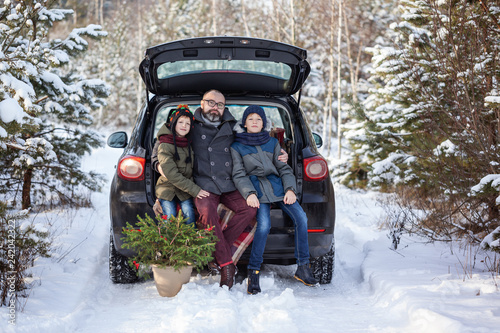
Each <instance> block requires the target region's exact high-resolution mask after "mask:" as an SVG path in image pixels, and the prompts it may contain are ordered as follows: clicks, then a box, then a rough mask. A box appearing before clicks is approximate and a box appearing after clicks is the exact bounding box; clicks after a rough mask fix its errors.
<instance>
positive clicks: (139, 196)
mask: <svg viewBox="0 0 500 333" xmlns="http://www.w3.org/2000/svg"><path fill="white" fill-rule="evenodd" d="M306 58H307V52H306V51H305V50H304V49H301V48H298V47H295V46H292V45H288V44H284V43H279V42H276V41H272V40H264V39H257V38H247V37H226V36H224V37H222V36H221V37H206V38H191V39H185V40H179V41H174V42H170V43H165V44H161V45H158V46H154V47H151V48H149V49H147V50H146V53H145V58H144V60H143V61H142V62H141V64H140V67H139V71H140V74H141V76H142V79H143V80H144V83H145V85H146V88H147V92H146V101H145V104H144V105H143V107H142V108H141V110H140V112H139V115H138V117H137V120H136V123H135V126H134V129H133V131H132V134H131V135H130V140H128V137H127V134H126V133H125V132H116V133H113V134H112V135H111V136H110V137H109V138H108V145H109V146H111V147H115V148H125V149H124V152H123V154H122V155H121V157H120V159H119V161H118V165H117V170H116V174H115V176H114V178H113V181H112V184H111V189H110V215H111V235H110V251H109V268H110V277H111V280H112V281H113V282H115V283H129V282H134V281H136V280H137V275H136V271H135V268H132V267H130V266H129V265H128V263H127V260H128V257H129V256H131V255H132V254H133V253H132V252H131V251H130V250H128V249H123V248H122V244H123V243H122V240H121V238H122V237H123V235H122V228H123V227H124V226H125V223H126V222H130V223H132V224H133V223H134V221H136V220H137V219H136V216H137V215H141V216H143V215H144V213H148V215H150V216H153V215H154V213H153V209H152V207H153V204H154V203H155V200H156V197H155V190H154V188H155V184H156V180H157V179H158V176H159V175H158V174H157V173H156V172H155V171H154V170H153V169H152V167H151V162H150V158H151V152H152V149H153V146H154V143H155V138H156V134H157V132H158V130H159V129H160V127H161V126H162V124H163V123H164V122H165V120H166V117H167V113H168V111H169V110H170V109H172V108H174V107H176V106H177V105H178V104H188V105H189V107H190V109H191V110H195V109H196V108H197V107H199V103H200V101H201V99H202V96H203V94H204V93H205V92H206V91H208V90H210V89H217V90H219V91H221V92H222V93H223V94H224V95H225V97H226V106H227V107H228V109H229V111H230V112H231V114H232V115H233V116H234V117H235V118H236V119H240V118H241V115H242V114H243V110H245V108H246V107H248V106H249V105H255V104H256V105H260V106H262V107H263V108H264V110H265V112H266V115H267V116H268V118H269V119H270V120H271V121H272V123H273V128H274V132H276V135H277V137H278V138H279V139H280V142H281V144H282V146H283V147H284V148H285V149H286V151H287V152H288V163H289V165H290V166H291V167H292V169H293V170H294V171H295V176H296V178H297V191H298V193H297V199H298V200H299V202H300V203H301V205H302V207H303V209H304V211H305V212H306V214H307V217H308V227H309V247H310V254H311V263H312V268H313V271H314V274H315V277H316V278H317V279H318V280H319V281H320V283H330V282H331V279H332V273H333V267H334V251H335V250H334V237H333V235H334V226H335V197H334V190H333V186H332V182H331V179H330V177H329V172H328V165H327V162H326V160H325V159H324V158H323V157H322V156H321V155H320V154H319V152H318V150H317V147H319V146H321V144H322V140H321V138H320V137H319V136H318V135H317V134H315V133H312V132H311V130H310V128H309V126H308V124H307V119H306V116H305V115H304V113H303V112H302V110H301V109H300V107H299V103H300V89H301V87H302V84H303V83H304V81H305V80H306V78H307V76H308V75H309V72H310V66H309V63H308V62H307V61H306ZM297 92H298V98H297V100H296V99H295V98H294V97H293V96H292V95H294V94H295V93H297ZM195 158H196V157H195ZM271 222H272V228H271V232H270V235H269V237H268V240H267V244H266V248H265V253H264V263H269V264H282V265H289V264H294V263H295V257H294V227H293V222H292V221H291V220H290V219H289V217H288V216H287V215H286V214H283V212H282V211H281V210H280V209H273V210H272V211H271ZM250 249H251V246H249V247H248V248H247V250H246V251H245V253H244V254H243V255H242V257H241V259H240V261H239V264H241V263H245V261H246V260H248V258H249V254H250Z"/></svg>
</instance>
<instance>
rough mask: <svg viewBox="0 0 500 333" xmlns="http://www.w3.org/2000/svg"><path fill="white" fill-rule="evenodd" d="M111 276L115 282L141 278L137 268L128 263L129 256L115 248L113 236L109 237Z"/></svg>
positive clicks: (135, 280)
mask: <svg viewBox="0 0 500 333" xmlns="http://www.w3.org/2000/svg"><path fill="white" fill-rule="evenodd" d="M109 278H110V279H111V281H112V282H113V283H135V282H137V281H138V280H139V277H138V275H137V270H136V269H135V268H134V267H131V266H130V265H129V263H128V258H127V257H125V256H123V255H121V254H120V253H119V252H118V251H116V249H115V242H114V241H113V236H112V235H111V236H110V237H109Z"/></svg>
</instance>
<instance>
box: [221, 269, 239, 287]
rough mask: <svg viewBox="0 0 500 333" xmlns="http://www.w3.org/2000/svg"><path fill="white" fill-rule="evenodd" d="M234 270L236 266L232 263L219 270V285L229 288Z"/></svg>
mask: <svg viewBox="0 0 500 333" xmlns="http://www.w3.org/2000/svg"><path fill="white" fill-rule="evenodd" d="M235 272H236V267H235V266H234V264H233V263H231V264H229V265H226V266H224V267H222V268H221V270H220V286H221V287H222V286H227V287H228V288H229V289H231V287H232V286H233V283H234V274H235Z"/></svg>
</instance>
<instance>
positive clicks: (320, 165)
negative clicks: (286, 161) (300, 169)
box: [304, 156, 328, 182]
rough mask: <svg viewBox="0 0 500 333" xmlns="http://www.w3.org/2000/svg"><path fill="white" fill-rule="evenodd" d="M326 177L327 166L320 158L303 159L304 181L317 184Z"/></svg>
mask: <svg viewBox="0 0 500 333" xmlns="http://www.w3.org/2000/svg"><path fill="white" fill-rule="evenodd" d="M326 177H328V164H327V163H326V161H325V159H324V158H322V157H320V156H314V157H309V158H306V159H304V180H305V181H309V182H319V181H322V180H324V179H326Z"/></svg>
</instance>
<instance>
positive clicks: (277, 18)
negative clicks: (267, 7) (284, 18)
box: [273, 0, 281, 42]
mask: <svg viewBox="0 0 500 333" xmlns="http://www.w3.org/2000/svg"><path fill="white" fill-rule="evenodd" d="M273 13H274V20H273V27H274V34H275V36H274V40H276V41H278V42H281V38H280V36H281V33H280V29H281V24H280V13H279V10H278V5H277V4H276V0H273Z"/></svg>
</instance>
